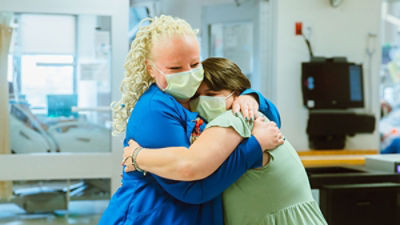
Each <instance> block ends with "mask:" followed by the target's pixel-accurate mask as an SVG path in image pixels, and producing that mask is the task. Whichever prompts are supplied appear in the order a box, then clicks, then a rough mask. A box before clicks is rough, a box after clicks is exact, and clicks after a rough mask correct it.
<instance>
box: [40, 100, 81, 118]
mask: <svg viewBox="0 0 400 225" xmlns="http://www.w3.org/2000/svg"><path fill="white" fill-rule="evenodd" d="M77 103H78V96H77V95H74V94H72V95H47V115H48V117H60V116H63V117H71V116H72V117H75V118H77V117H78V114H77V113H73V112H72V106H77Z"/></svg>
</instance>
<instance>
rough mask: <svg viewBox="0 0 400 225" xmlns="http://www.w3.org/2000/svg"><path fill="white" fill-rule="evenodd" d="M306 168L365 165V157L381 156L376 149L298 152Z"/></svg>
mask: <svg viewBox="0 0 400 225" xmlns="http://www.w3.org/2000/svg"><path fill="white" fill-rule="evenodd" d="M298 154H299V156H300V158H301V161H302V162H303V164H304V166H305V167H316V166H337V165H364V164H365V155H374V154H379V151H378V150H376V149H370V150H345V149H344V150H308V151H298Z"/></svg>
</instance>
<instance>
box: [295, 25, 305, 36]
mask: <svg viewBox="0 0 400 225" xmlns="http://www.w3.org/2000/svg"><path fill="white" fill-rule="evenodd" d="M295 26H296V30H295V33H296V35H302V34H303V23H302V22H296V25H295Z"/></svg>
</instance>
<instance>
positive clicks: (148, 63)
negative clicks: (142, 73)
mask: <svg viewBox="0 0 400 225" xmlns="http://www.w3.org/2000/svg"><path fill="white" fill-rule="evenodd" d="M144 64H145V66H146V70H147V72H148V73H149V74H150V76H151V77H152V78H155V77H154V72H155V71H154V68H153V66H152V65H151V63H150V62H149V60H147V59H146V60H145V61H144Z"/></svg>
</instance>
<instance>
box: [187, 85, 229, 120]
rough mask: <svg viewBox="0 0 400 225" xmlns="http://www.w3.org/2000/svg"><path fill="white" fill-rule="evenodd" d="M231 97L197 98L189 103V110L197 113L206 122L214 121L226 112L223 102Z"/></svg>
mask: <svg viewBox="0 0 400 225" xmlns="http://www.w3.org/2000/svg"><path fill="white" fill-rule="evenodd" d="M232 95H233V92H232V93H231V94H229V95H228V96H226V97H221V96H199V97H198V98H196V99H193V100H192V101H190V102H189V105H190V109H191V110H192V111H196V112H198V113H199V115H200V116H201V117H203V118H204V119H206V120H207V121H208V122H210V121H211V120H213V119H215V118H216V117H217V116H218V115H220V114H221V113H224V112H226V102H225V100H226V99H227V98H229V97H231V96H232Z"/></svg>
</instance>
